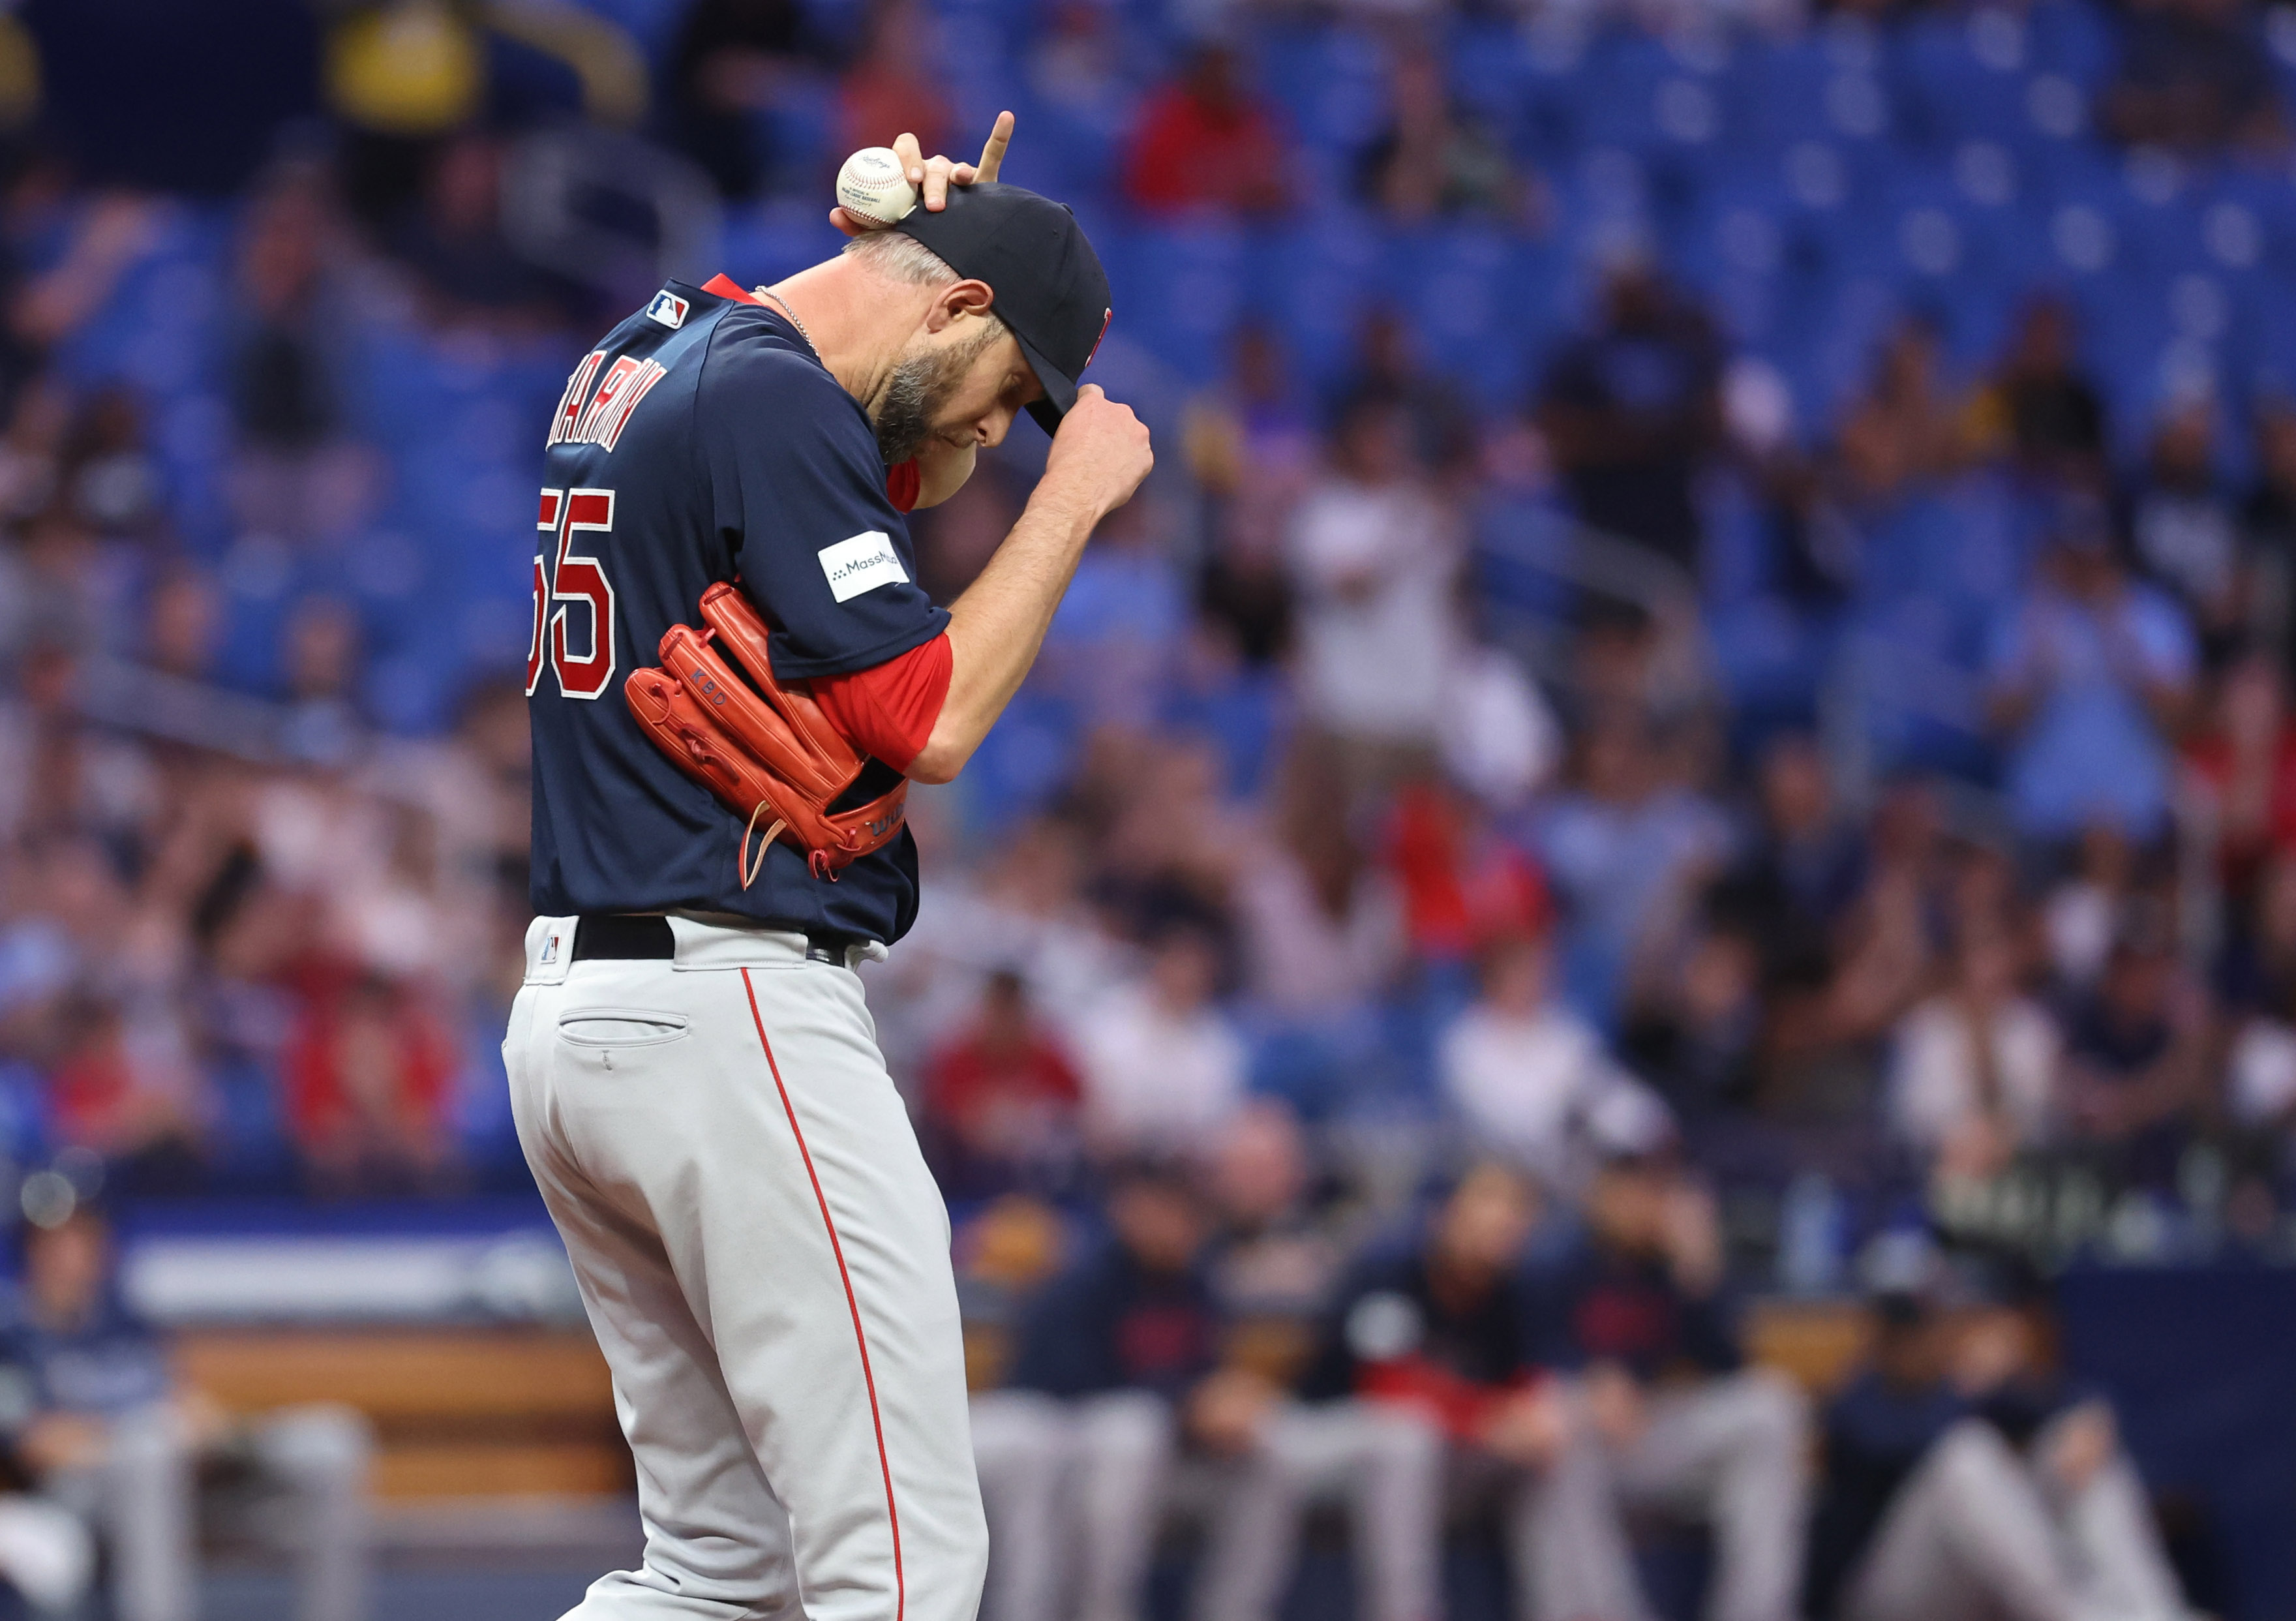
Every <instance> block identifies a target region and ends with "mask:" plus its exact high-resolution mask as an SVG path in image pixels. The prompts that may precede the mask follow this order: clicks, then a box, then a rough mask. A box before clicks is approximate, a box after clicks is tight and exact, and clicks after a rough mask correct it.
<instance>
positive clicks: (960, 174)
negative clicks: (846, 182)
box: [829, 112, 1013, 236]
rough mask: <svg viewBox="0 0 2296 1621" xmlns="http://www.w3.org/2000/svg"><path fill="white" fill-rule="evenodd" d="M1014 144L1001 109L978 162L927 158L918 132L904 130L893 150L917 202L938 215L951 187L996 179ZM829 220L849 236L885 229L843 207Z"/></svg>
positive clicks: (1010, 122)
mask: <svg viewBox="0 0 2296 1621" xmlns="http://www.w3.org/2000/svg"><path fill="white" fill-rule="evenodd" d="M1012 143H1013V115H1012V114H1011V113H1010V112H1000V113H998V114H997V115H996V123H995V124H994V125H993V126H991V127H990V128H989V131H988V142H987V143H985V144H984V145H983V146H982V147H981V149H980V162H978V163H959V162H956V161H955V160H953V159H949V158H928V157H926V156H925V155H924V152H923V149H922V147H920V146H919V145H918V144H917V138H916V136H915V135H911V134H908V133H906V132H904V133H903V134H902V135H899V136H898V137H896V138H895V140H894V142H893V151H894V152H895V153H896V154H898V156H899V158H900V160H901V173H902V174H903V175H904V176H906V177H907V179H908V182H909V184H911V185H913V186H914V187H916V188H917V201H919V202H920V203H922V205H923V206H924V208H925V209H926V210H927V211H928V212H931V213H934V214H938V213H939V212H940V211H941V210H942V209H945V208H947V207H948V188H949V187H951V186H953V185H971V184H973V183H974V182H976V181H993V180H995V179H996V172H997V171H998V170H999V169H1001V168H1004V166H1005V148H1006V147H1008V146H1010V145H1011V144H1012ZM829 223H830V224H831V225H835V226H836V227H837V228H838V229H839V230H840V231H842V232H844V233H845V234H846V235H848V236H861V235H864V234H865V233H868V232H871V231H881V230H882V229H884V226H883V225H882V224H881V222H879V221H876V220H867V219H862V218H859V217H857V216H854V215H851V214H849V213H847V212H846V211H845V210H844V209H841V208H837V209H830V211H829Z"/></svg>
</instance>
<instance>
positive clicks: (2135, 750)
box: [1989, 495, 2194, 839]
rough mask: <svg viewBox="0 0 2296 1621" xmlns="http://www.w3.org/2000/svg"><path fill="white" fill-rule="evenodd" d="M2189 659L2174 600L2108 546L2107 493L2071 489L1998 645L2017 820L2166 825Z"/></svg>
mask: <svg viewBox="0 0 2296 1621" xmlns="http://www.w3.org/2000/svg"><path fill="white" fill-rule="evenodd" d="M2193 673H2194V647H2193V641H2192V632H2191V629H2190V627H2189V626H2187V624H2186V623H2185V618H2184V616H2183V614H2182V613H2181V612H2179V611H2178V610H2177V606H2176V604H2175V603H2174V602H2171V601H2169V599H2168V598H2167V597H2166V596H2164V595H2162V594H2161V593H2160V592H2158V591H2156V590H2154V589H2153V588H2152V587H2151V586H2149V585H2143V584H2140V583H2138V582H2136V581H2133V580H2131V579H2130V578H2129V577H2128V574H2127V572H2126V571H2125V570H2124V569H2122V567H2121V564H2120V559H2119V558H2118V557H2117V556H2115V555H2114V552H2113V540H2112V531H2111V529H2110V528H2109V522H2108V518H2107V514H2106V512H2105V510H2104V508H2103V504H2102V503H2099V502H2097V501H2095V499H2094V498H2093V497H2089V496H2085V495H2076V496H2072V497H2069V498H2068V499H2067V500H2066V501H2065V502H2064V503H2062V505H2061V506H2060V508H2059V509H2058V512H2057V513H2056V516H2055V520H2054V529H2053V533H2052V536H2051V538H2050V543H2049V547H2048V551H2047V553H2046V556H2045V558H2044V559H2043V561H2042V566H2041V569H2040V570H2039V576H2038V578H2037V579H2036V581H2035V582H2034V584H2033V585H2031V586H2030V588H2029V589H2028V590H2027V592H2026V594H2024V596H2023V597H2022V599H2021V600H2020V601H2019V602H2017V603H2016V604H2014V606H2013V608H2012V609H2011V610H2010V611H2009V613H2008V615H2007V616H2006V618H2005V620H2004V621H2003V623H2002V624H2001V625H2000V626H1999V627H1998V628H1997V633H1996V635H1995V640H1994V644H1993V650H1992V659H1991V669H1990V672H1989V682H1990V684H1991V688H1992V704H1993V716H1994V722H1995V725H1996V726H1997V728H1998V729H1999V730H2000V732H2001V733H2002V734H2003V736H2004V738H2005V741H2006V746H2007V749H2008V760H2007V767H2006V777H2007V786H2008V790H2009V794H2010V800H2011V806H2012V809H2013V813H2014V814H2015V815H2016V818H2017V822H2018V824H2019V827H2020V829H2021V831H2023V832H2025V833H2027V834H2029V835H2032V836H2036V837H2039V838H2043V839H2070V838H2071V837H2072V836H2073V835H2074V834H2076V833H2078V832H2079V831H2080V830H2081V829H2082V828H2083V827H2084V826H2087V824H2089V823H2092V822H2099V821H2104V822H2110V823H2112V824H2113V825H2114V826H2116V827H2118V828H2120V830H2121V831H2123V832H2125V833H2127V834H2128V835H2129V836H2130V837H2132V838H2136V839H2149V838H2151V837H2152V836H2153V834H2155V833H2156V832H2159V831H2161V829H2162V828H2163V826H2164V824H2165V823H2166V820H2167V816H2168V810H2169V757H2168V753H2167V749H2166V748H2165V746H2164V743H2163V741H2162V740H2163V733H2169V732H2173V731H2174V729H2175V728H2176V727H2177V725H2179V724H2180V723H2181V721H2182V719H2183V716H2184V711H2185V704H2186V702H2187V701H2188V700H2189V698H2190V694H2191V689H2192V681H2193Z"/></svg>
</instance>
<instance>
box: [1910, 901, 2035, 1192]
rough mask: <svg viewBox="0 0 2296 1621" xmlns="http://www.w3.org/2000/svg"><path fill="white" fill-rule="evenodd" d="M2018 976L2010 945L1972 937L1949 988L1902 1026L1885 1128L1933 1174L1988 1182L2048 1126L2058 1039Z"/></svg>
mask: <svg viewBox="0 0 2296 1621" xmlns="http://www.w3.org/2000/svg"><path fill="white" fill-rule="evenodd" d="M2023 969H2024V961H2023V954H2022V953H2021V951H2020V950H2019V948H2018V943H2017V942H2016V941H2015V940H2014V939H2013V938H2011V937H2007V936H2005V935H2003V934H2000V933H1998V932H1994V931H1980V932H1976V933H1974V934H1972V935H1971V936H1968V937H1964V939H1963V941H1962V943H1961V947H1960V950H1959V952H1958V953H1957V954H1956V958H1955V961H1954V964H1953V978H1952V981H1951V982H1950V984H1949V985H1948V987H1946V989H1944V990H1943V991H1942V992H1940V993H1939V995H1935V996H1932V997H1931V998H1930V999H1929V1000H1928V1001H1926V1002H1924V1003H1922V1004H1921V1005H1920V1006H1919V1007H1917V1008H1915V1010H1914V1011H1912V1012H1911V1013H1908V1014H1907V1016H1906V1018H1905V1019H1904V1021H1903V1022H1902V1023H1900V1024H1899V1025H1898V1036H1897V1052H1896V1058H1895V1063H1894V1073H1893V1076H1892V1082H1891V1091H1890V1122H1891V1126H1892V1127H1893V1128H1894V1130H1895V1131H1896V1133H1897V1134H1898V1137H1899V1139H1900V1140H1901V1141H1903V1142H1906V1143H1907V1145H1908V1146H1910V1147H1911V1148H1913V1149H1914V1150H1915V1152H1916V1153H1917V1154H1919V1155H1920V1156H1921V1157H1922V1158H1923V1161H1924V1162H1926V1163H1927V1164H1929V1165H1930V1166H1931V1167H1932V1168H1933V1169H1934V1170H1935V1172H1936V1173H1937V1174H1939V1175H1945V1176H1951V1177H1966V1178H1979V1179H1981V1178H1984V1177H1989V1176H1991V1175H1994V1174H1995V1173H1997V1172H1998V1171H1999V1170H2001V1169H2002V1168H2003V1167H2005V1166H2006V1165H2007V1164H2008V1162H2009V1160H2010V1158H2012V1157H2013V1155H2015V1154H2016V1153H2017V1151H2018V1150H2021V1149H2027V1148H2032V1147H2035V1146H2037V1145H2038V1144H2039V1143H2040V1142H2042V1141H2043V1140H2044V1139H2045V1138H2046V1136H2047V1134H2049V1132H2050V1130H2051V1128H2052V1126H2054V1117H2055V1114H2056V1111H2057V1109H2058V1106H2059V1090H2058V1066H2059V1063H2060V1061H2061V1055H2062V1048H2063V1037H2062V1036H2061V1035H2060V1034H2059V1032H2058V1030H2057V1027H2056V1021H2055V1020H2054V1019H2051V1018H2050V1016H2049V1014H2048V1012H2047V1011H2046V1010H2045V1009H2044V1008H2043V1007H2042V1006H2041V1005H2040V1004H2039V1003H2037V1002H2034V1001H2033V1000H2031V999H2030V998H2029V997H2027V996H2025V995H2021V992H2020V989H2019V985H2018V981H2019V978H2021V973H2022V971H2023Z"/></svg>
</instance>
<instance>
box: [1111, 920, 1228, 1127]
mask: <svg viewBox="0 0 2296 1621" xmlns="http://www.w3.org/2000/svg"><path fill="white" fill-rule="evenodd" d="M1218 971H1219V959H1218V954H1217V953H1216V950H1215V947H1214V945H1213V942H1212V941H1211V940H1210V938H1209V937H1207V936H1206V935H1205V934H1204V933H1203V932H1202V931H1201V929H1196V928H1193V927H1192V926H1190V925H1188V924H1186V923H1184V922H1176V923H1173V924H1171V925H1169V926H1168V927H1167V928H1166V929H1164V930H1163V932H1162V934H1161V936H1160V938H1158V939H1157V940H1156V941H1155V942H1154V943H1153V944H1152V946H1151V947H1150V949H1149V956H1148V963H1147V969H1146V971H1145V972H1144V974H1142V975H1141V977H1140V978H1137V979H1135V980H1130V981H1128V982H1126V983H1123V984H1120V985H1119V986H1118V987H1116V988H1115V989H1114V990H1113V991H1111V992H1110V993H1109V994H1108V995H1106V996H1104V997H1103V998H1102V999H1101V1000H1100V1001H1099V1002H1098V1003H1096V1004H1095V1005H1094V1006H1093V1007H1091V1008H1089V1009H1087V1010H1081V1011H1079V1014H1078V1022H1077V1024H1076V1025H1075V1027H1074V1030H1073V1033H1074V1036H1075V1039H1076V1044H1077V1056H1078V1063H1079V1067H1080V1068H1081V1070H1082V1073H1083V1077H1084V1126H1085V1135H1086V1140H1087V1142H1088V1144H1089V1145H1090V1146H1091V1147H1092V1149H1093V1150H1094V1151H1095V1153H1098V1154H1101V1155H1104V1156H1113V1157H1121V1156H1125V1155H1130V1154H1141V1153H1169V1152H1173V1151H1175V1150H1190V1149H1193V1148H1196V1147H1199V1146H1201V1145H1202V1144H1203V1143H1205V1142H1209V1141H1210V1137H1211V1134H1213V1133H1214V1132H1215V1131H1217V1130H1218V1128H1219V1127H1220V1126H1223V1125H1224V1124H1226V1121H1227V1120H1228V1119H1229V1118H1231V1117H1232V1116H1233V1115H1234V1112H1235V1110H1236V1108H1237V1107H1238V1105H1240V1104H1241V1103H1242V1101H1243V1090H1244V1078H1245V1076H1244V1068H1245V1053H1244V1048H1243V1043H1242V1040H1241V1039H1239V1038H1238V1036H1236V1033H1235V1031H1234V1027H1232V1026H1231V1025H1230V1024H1229V1022H1228V1020H1227V1018H1226V1015H1225V1014H1224V1013H1222V1012H1221V1011H1220V1010H1219V1007H1218V1004H1217V1003H1215V1002H1214V1001H1213V1000H1212V992H1213V988H1214V983H1215V980H1216V978H1217V976H1218Z"/></svg>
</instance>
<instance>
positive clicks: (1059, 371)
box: [893, 182, 1111, 433]
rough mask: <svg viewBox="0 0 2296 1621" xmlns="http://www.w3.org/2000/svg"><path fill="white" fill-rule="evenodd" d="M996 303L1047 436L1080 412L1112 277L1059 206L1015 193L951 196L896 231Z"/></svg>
mask: <svg viewBox="0 0 2296 1621" xmlns="http://www.w3.org/2000/svg"><path fill="white" fill-rule="evenodd" d="M893 228H894V229H895V230H897V231H905V232H906V233H908V234H909V235H911V236H913V237H914V238H915V239H916V240H917V241H918V242H922V243H923V244H924V245H925V246H926V247H928V248H930V249H931V250H933V252H934V253H935V254H937V255H939V258H940V259H941V261H942V262H943V263H945V264H946V265H947V266H948V267H949V268H950V269H951V270H954V271H955V272H956V274H958V275H960V276H963V277H964V278H966V279H967V280H970V281H978V282H988V285H989V287H990V288H992V289H993V290H994V291H996V305H995V308H996V315H997V316H998V317H999V318H1000V319H1001V320H1003V322H1004V323H1005V325H1006V326H1008V327H1010V328H1011V329H1012V332H1013V337H1014V338H1016V339H1018V340H1020V344H1021V353H1022V354H1023V355H1026V356H1028V357H1029V366H1030V367H1031V368H1032V369H1033V370H1034V371H1035V372H1036V373H1037V381H1038V382H1039V383H1042V384H1043V385H1044V389H1045V397H1044V398H1042V399H1040V400H1038V401H1037V403H1036V404H1034V405H1030V406H1029V415H1030V416H1033V417H1035V418H1036V419H1037V422H1038V424H1039V425H1041V426H1042V427H1043V429H1044V430H1045V431H1046V433H1052V432H1054V431H1056V430H1058V429H1059V427H1060V425H1061V418H1062V416H1063V415H1065V414H1066V413H1067V412H1068V408H1069V407H1070V405H1075V404H1076V397H1077V379H1078V377H1079V376H1080V375H1082V373H1083V372H1084V369H1085V367H1087V366H1088V365H1090V364H1092V357H1093V356H1094V354H1095V352H1096V351H1097V350H1098V349H1099V348H1100V340H1101V335H1102V334H1103V333H1104V332H1107V331H1108V321H1109V315H1110V313H1111V312H1110V307H1109V302H1108V275H1107V273H1106V272H1104V271H1103V270H1102V269H1101V267H1100V255H1098V254H1097V253H1095V252H1094V251H1093V250H1092V243H1091V242H1087V240H1086V239H1085V234H1084V227H1083V226H1081V225H1078V224H1077V222H1076V216H1075V215H1073V214H1071V213H1070V212H1069V210H1068V206H1067V205H1066V204H1065V203H1058V202H1054V201H1053V200H1052V199H1051V198H1049V197H1039V196H1038V195H1037V193H1036V192H1026V191H1022V190H1021V188H1020V187H1019V186H1017V185H1004V184H997V183H996V182H982V183H981V184H976V185H953V186H951V187H949V188H948V206H947V208H945V209H942V210H940V212H939V213H937V214H935V213H929V212H927V211H926V209H925V208H924V206H923V205H922V204H919V205H918V206H917V207H915V208H914V209H910V210H909V213H908V217H906V219H904V220H902V221H901V222H900V223H899V224H898V225H896V226H894V227H893Z"/></svg>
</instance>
